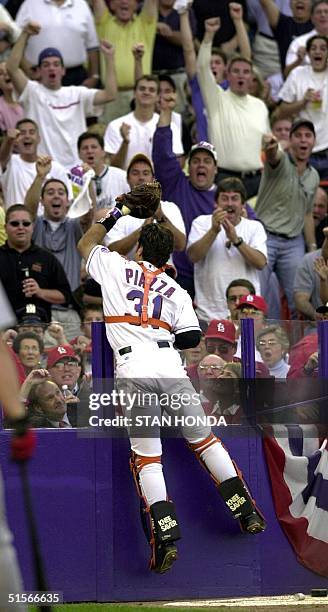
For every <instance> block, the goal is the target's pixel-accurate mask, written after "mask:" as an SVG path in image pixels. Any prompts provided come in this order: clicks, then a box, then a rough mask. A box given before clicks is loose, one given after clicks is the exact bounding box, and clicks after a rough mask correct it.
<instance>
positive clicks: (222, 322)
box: [205, 319, 236, 344]
mask: <svg viewBox="0 0 328 612" xmlns="http://www.w3.org/2000/svg"><path fill="white" fill-rule="evenodd" d="M207 338H219V340H225V342H230V344H234V343H235V342H236V330H235V326H234V324H233V323H232V322H231V321H228V320H227V319H213V321H211V322H210V324H209V326H208V328H207V332H206V334H205V340H206V339H207Z"/></svg>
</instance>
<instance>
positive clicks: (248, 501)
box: [218, 476, 266, 534]
mask: <svg viewBox="0 0 328 612" xmlns="http://www.w3.org/2000/svg"><path fill="white" fill-rule="evenodd" d="M218 489H219V492H220V494H221V495H222V497H223V499H224V501H225V503H226V505H227V507H228V508H229V510H230V512H231V514H232V515H233V517H234V519H238V520H239V521H240V526H241V528H242V530H243V531H246V532H248V533H252V534H255V533H259V532H260V531H264V529H265V527H266V523H265V520H264V518H263V517H262V515H261V514H260V512H259V511H258V510H257V508H256V506H255V503H254V502H253V500H252V498H251V496H250V494H249V492H248V490H247V488H246V486H245V484H244V483H243V481H242V480H241V478H239V476H234V477H233V478H228V480H225V481H224V482H222V483H221V484H220V485H218Z"/></svg>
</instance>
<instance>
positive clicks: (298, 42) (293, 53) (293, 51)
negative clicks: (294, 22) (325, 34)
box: [286, 30, 318, 66]
mask: <svg viewBox="0 0 328 612" xmlns="http://www.w3.org/2000/svg"><path fill="white" fill-rule="evenodd" d="M316 34H318V32H317V30H311V32H307V33H306V34H302V35H301V36H296V38H294V40H292V42H291V43H290V45H289V47H288V51H287V55H286V66H289V64H293V63H294V62H296V60H297V51H298V50H299V48H300V47H306V43H307V41H308V40H309V38H311V36H315V35H316ZM309 63H310V58H309V56H308V54H307V53H306V54H305V56H304V59H303V64H309Z"/></svg>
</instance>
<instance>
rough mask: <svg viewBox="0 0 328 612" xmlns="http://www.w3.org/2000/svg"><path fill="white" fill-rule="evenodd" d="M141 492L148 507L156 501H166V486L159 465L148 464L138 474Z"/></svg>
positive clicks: (161, 468)
mask: <svg viewBox="0 0 328 612" xmlns="http://www.w3.org/2000/svg"><path fill="white" fill-rule="evenodd" d="M139 478H140V484H141V489H142V492H143V494H144V496H145V498H146V500H147V503H148V505H149V506H151V505H152V504H154V503H155V502H158V501H163V500H164V501H166V497H167V493H166V485H165V480H164V476H163V466H162V464H161V463H149V464H148V465H145V466H144V467H143V468H142V469H141V470H140V472H139Z"/></svg>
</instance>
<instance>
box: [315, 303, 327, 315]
mask: <svg viewBox="0 0 328 612" xmlns="http://www.w3.org/2000/svg"><path fill="white" fill-rule="evenodd" d="M316 312H319V313H320V314H325V313H327V312H328V302H326V303H325V304H322V305H321V306H319V308H317V309H316Z"/></svg>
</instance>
